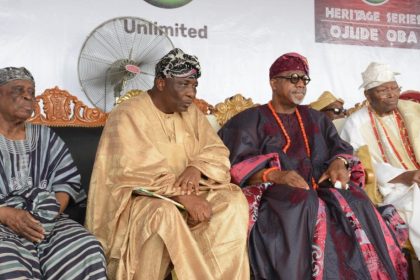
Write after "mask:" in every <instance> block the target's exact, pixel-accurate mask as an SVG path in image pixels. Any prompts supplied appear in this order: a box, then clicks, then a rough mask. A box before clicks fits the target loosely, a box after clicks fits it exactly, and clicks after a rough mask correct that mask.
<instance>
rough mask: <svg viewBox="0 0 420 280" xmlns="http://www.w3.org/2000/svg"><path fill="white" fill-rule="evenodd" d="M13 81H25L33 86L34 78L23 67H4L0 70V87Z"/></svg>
mask: <svg viewBox="0 0 420 280" xmlns="http://www.w3.org/2000/svg"><path fill="white" fill-rule="evenodd" d="M14 80H27V81H31V82H33V83H34V84H35V81H34V77H32V74H31V72H29V71H28V69H26V68H25V67H19V68H17V67H6V68H1V69H0V86H1V85H3V84H5V83H8V82H10V81H14Z"/></svg>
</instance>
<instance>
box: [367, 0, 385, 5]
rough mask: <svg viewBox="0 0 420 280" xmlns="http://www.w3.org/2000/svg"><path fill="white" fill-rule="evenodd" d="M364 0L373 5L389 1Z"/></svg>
mask: <svg viewBox="0 0 420 280" xmlns="http://www.w3.org/2000/svg"><path fill="white" fill-rule="evenodd" d="M363 2H365V3H366V4H368V5H371V6H379V5H383V4H385V3H386V2H388V0H363Z"/></svg>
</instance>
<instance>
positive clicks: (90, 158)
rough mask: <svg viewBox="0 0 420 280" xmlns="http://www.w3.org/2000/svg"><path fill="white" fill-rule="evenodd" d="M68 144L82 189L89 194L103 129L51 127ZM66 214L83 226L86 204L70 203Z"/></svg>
mask: <svg viewBox="0 0 420 280" xmlns="http://www.w3.org/2000/svg"><path fill="white" fill-rule="evenodd" d="M51 129H52V130H53V131H54V132H55V133H57V134H58V136H60V138H61V139H63V141H64V142H65V143H66V145H67V147H68V148H69V150H70V153H71V155H72V157H73V160H74V162H75V164H76V166H77V169H78V170H79V172H80V175H81V177H82V178H81V182H82V188H83V189H84V190H85V192H86V194H88V193H89V182H90V176H91V174H92V169H93V163H94V162H95V155H96V149H97V148H98V144H99V139H100V138H101V134H102V129H103V127H51ZM65 213H66V214H69V216H70V218H72V219H74V220H76V221H78V222H79V223H81V224H83V223H84V219H85V213H86V202H83V203H80V204H77V205H76V204H74V203H70V205H69V206H68V207H67V209H66V211H65Z"/></svg>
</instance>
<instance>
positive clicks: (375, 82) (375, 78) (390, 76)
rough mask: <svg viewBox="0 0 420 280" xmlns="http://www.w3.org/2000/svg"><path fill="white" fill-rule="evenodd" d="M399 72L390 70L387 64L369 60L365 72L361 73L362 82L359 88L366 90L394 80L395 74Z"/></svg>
mask: <svg viewBox="0 0 420 280" xmlns="http://www.w3.org/2000/svg"><path fill="white" fill-rule="evenodd" d="M399 74H400V73H398V72H394V71H392V70H391V67H390V66H389V65H388V64H382V63H378V62H371V63H370V64H369V66H368V67H367V68H366V70H365V72H363V73H362V79H363V84H361V85H360V87H359V89H360V88H364V89H365V90H368V89H371V88H374V87H377V86H380V85H382V84H384V83H387V82H394V81H395V76H396V75H399Z"/></svg>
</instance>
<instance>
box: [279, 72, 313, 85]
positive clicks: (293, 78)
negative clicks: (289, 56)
mask: <svg viewBox="0 0 420 280" xmlns="http://www.w3.org/2000/svg"><path fill="white" fill-rule="evenodd" d="M279 78H280V79H286V80H289V81H290V82H291V83H292V84H297V83H298V82H299V80H302V82H303V83H304V84H305V85H307V84H309V82H310V81H311V78H309V77H308V76H307V75H302V76H299V75H298V74H296V73H294V74H292V75H290V76H288V77H286V76H275V77H273V79H279Z"/></svg>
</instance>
